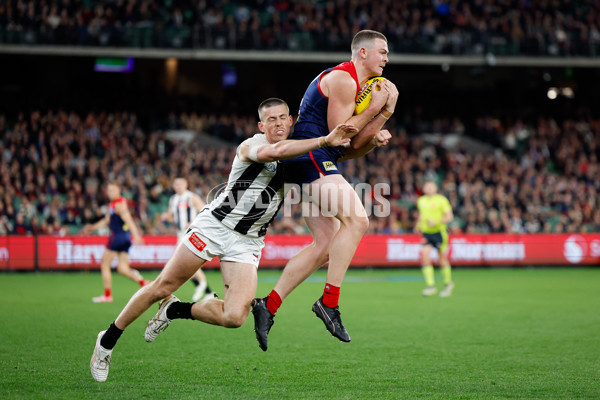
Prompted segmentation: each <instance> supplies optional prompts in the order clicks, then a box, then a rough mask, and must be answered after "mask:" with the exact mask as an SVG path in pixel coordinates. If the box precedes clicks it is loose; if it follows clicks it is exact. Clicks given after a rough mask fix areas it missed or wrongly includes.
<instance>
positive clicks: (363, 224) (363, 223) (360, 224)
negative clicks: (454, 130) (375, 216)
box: [352, 216, 369, 234]
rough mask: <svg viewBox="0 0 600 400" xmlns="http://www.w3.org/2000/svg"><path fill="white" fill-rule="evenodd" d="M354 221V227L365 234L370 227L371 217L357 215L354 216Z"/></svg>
mask: <svg viewBox="0 0 600 400" xmlns="http://www.w3.org/2000/svg"><path fill="white" fill-rule="evenodd" d="M352 223H353V226H354V228H355V229H356V230H357V231H358V232H361V233H362V234H364V233H365V232H366V231H367V229H369V217H367V216H357V217H354V218H352Z"/></svg>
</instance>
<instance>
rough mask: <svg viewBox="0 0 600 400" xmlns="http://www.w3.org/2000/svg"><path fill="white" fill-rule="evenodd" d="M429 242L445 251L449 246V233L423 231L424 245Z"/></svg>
mask: <svg viewBox="0 0 600 400" xmlns="http://www.w3.org/2000/svg"><path fill="white" fill-rule="evenodd" d="M427 244H430V245H432V246H433V247H435V248H436V249H438V250H442V251H444V250H445V249H446V247H448V234H446V233H445V232H435V233H423V245H427Z"/></svg>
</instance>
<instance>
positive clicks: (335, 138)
mask: <svg viewBox="0 0 600 400" xmlns="http://www.w3.org/2000/svg"><path fill="white" fill-rule="evenodd" d="M357 133H358V129H356V127H355V126H354V125H349V124H339V125H338V126H336V127H335V128H334V129H333V130H332V131H331V133H329V135H327V137H326V139H327V144H328V145H329V146H341V145H343V144H344V143H348V142H350V138H351V137H353V136H354V135H356V134H357Z"/></svg>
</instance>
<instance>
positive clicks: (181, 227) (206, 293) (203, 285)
mask: <svg viewBox="0 0 600 400" xmlns="http://www.w3.org/2000/svg"><path fill="white" fill-rule="evenodd" d="M173 190H174V191H175V194H174V195H173V196H171V198H170V199H169V208H168V210H167V211H165V212H164V213H162V214H161V216H160V217H161V220H162V221H167V222H171V223H173V224H174V225H175V228H176V229H177V243H178V244H179V243H180V242H181V240H182V239H183V237H184V236H185V231H186V230H187V229H188V227H189V226H190V224H191V223H192V221H193V220H194V218H195V217H196V215H197V214H198V211H200V210H201V209H202V207H204V206H205V203H204V202H203V201H202V199H200V196H198V195H197V194H195V193H193V192H191V191H189V190H188V182H187V180H186V179H185V178H175V179H174V180H173ZM190 281H191V282H192V283H193V284H194V285H195V286H196V289H195V290H194V294H193V295H192V301H200V300H208V299H212V298H214V297H215V293H214V292H213V291H212V290H211V289H210V287H209V286H208V280H207V279H206V275H205V274H204V272H203V271H202V269H200V268H199V269H198V271H196V273H195V274H194V276H193V277H192V279H191V280H190Z"/></svg>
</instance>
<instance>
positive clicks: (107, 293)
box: [104, 288, 112, 297]
mask: <svg viewBox="0 0 600 400" xmlns="http://www.w3.org/2000/svg"><path fill="white" fill-rule="evenodd" d="M111 294H112V289H110V288H109V289H104V295H105V296H106V297H110V295H111Z"/></svg>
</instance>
